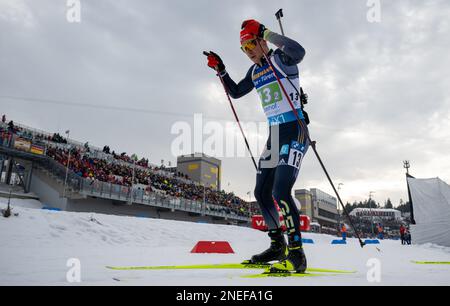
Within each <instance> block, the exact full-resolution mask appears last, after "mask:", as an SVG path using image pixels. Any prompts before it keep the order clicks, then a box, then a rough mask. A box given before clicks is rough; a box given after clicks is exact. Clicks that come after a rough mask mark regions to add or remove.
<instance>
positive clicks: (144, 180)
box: [0, 115, 249, 216]
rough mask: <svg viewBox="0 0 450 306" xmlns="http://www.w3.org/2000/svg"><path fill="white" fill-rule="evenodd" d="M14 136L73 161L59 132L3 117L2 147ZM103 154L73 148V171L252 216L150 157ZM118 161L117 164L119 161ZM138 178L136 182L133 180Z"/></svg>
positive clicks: (244, 205) (237, 201)
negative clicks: (42, 143) (155, 163)
mask: <svg viewBox="0 0 450 306" xmlns="http://www.w3.org/2000/svg"><path fill="white" fill-rule="evenodd" d="M13 135H17V136H20V137H24V138H27V139H30V140H33V141H46V142H47V148H46V155H47V156H49V157H50V158H52V159H53V160H55V161H56V162H58V163H60V164H62V165H63V166H67V162H68V160H69V149H68V147H67V146H61V145H58V144H67V143H68V140H67V139H66V138H64V137H63V136H61V135H60V134H59V133H54V134H53V135H50V134H47V135H44V134H43V133H36V132H32V131H30V130H27V129H26V128H22V127H19V126H15V125H14V123H13V121H10V122H9V123H6V116H5V115H3V116H2V125H1V126H0V137H1V138H0V142H1V143H0V144H1V145H7V144H8V143H10V141H11V138H12V136H13ZM102 153H103V154H104V155H105V156H106V158H100V157H98V154H94V153H93V152H91V150H90V148H89V144H88V143H85V144H84V145H73V146H71V148H70V162H69V169H70V170H72V171H73V172H74V173H75V174H76V175H78V176H80V177H83V178H85V179H88V180H92V181H96V180H98V181H101V182H107V183H111V184H116V185H122V186H127V187H130V186H132V185H135V184H138V185H141V186H142V185H144V186H147V187H146V192H160V193H163V194H165V195H167V196H170V197H175V198H184V199H188V200H193V201H198V202H203V201H205V202H206V203H207V204H215V205H219V206H222V207H224V209H225V211H226V212H230V211H233V212H235V213H237V214H239V215H245V216H248V214H249V203H248V202H246V201H244V200H242V199H241V198H239V197H238V196H236V195H234V193H228V192H225V191H224V190H216V189H213V188H210V187H204V186H202V185H199V184H196V183H194V182H193V181H191V180H189V178H188V177H187V176H186V175H184V174H182V173H179V172H176V170H174V169H168V168H165V167H164V165H161V167H157V166H153V165H150V163H149V160H148V159H146V158H141V159H138V158H137V156H136V155H134V154H133V155H131V156H129V155H128V154H127V153H126V152H122V153H120V154H117V153H116V152H115V151H111V149H110V147H109V146H104V147H103V149H102ZM116 161H117V162H116ZM133 178H134V181H132V180H133Z"/></svg>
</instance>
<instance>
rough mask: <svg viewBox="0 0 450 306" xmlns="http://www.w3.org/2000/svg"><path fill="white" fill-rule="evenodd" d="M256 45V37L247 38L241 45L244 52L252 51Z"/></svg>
mask: <svg viewBox="0 0 450 306" xmlns="http://www.w3.org/2000/svg"><path fill="white" fill-rule="evenodd" d="M256 45H257V42H256V39H253V40H247V41H245V42H244V43H243V44H242V45H241V49H242V51H244V52H247V51H252V50H253V49H255V48H256Z"/></svg>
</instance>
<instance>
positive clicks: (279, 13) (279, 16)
mask: <svg viewBox="0 0 450 306" xmlns="http://www.w3.org/2000/svg"><path fill="white" fill-rule="evenodd" d="M275 16H276V17H277V19H280V18H281V17H283V9H279V10H278V11H277V12H276V13H275Z"/></svg>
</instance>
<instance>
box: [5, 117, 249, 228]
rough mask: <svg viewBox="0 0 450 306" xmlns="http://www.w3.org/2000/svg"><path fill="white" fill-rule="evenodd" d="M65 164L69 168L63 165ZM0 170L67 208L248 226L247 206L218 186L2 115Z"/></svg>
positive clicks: (43, 198)
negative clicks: (205, 185)
mask: <svg viewBox="0 0 450 306" xmlns="http://www.w3.org/2000/svg"><path fill="white" fill-rule="evenodd" d="M67 165H68V167H67ZM0 166H1V169H0V170H1V171H0V174H3V181H4V183H6V184H11V183H12V182H11V177H12V174H15V175H16V176H17V177H18V178H19V179H18V183H19V184H20V185H21V186H23V188H24V191H25V193H28V192H30V191H32V192H33V193H35V194H37V195H38V196H39V198H40V199H41V201H42V202H44V203H46V205H49V206H52V207H55V208H58V209H62V210H71V211H88V212H91V211H92V212H102V213H110V214H123V215H139V216H147V217H157V218H166V219H176V220H186V221H199V222H212V223H234V224H248V223H249V221H250V217H251V216H250V211H249V209H248V207H249V205H248V203H247V202H246V201H244V200H242V199H241V198H239V197H237V196H235V195H234V194H233V193H228V192H225V191H223V190H216V189H212V188H208V187H204V186H202V185H200V184H198V183H196V182H194V181H192V180H190V179H189V177H187V176H186V175H184V174H182V173H177V172H176V171H174V169H173V168H171V169H167V168H165V167H164V166H157V165H155V164H151V163H149V161H148V159H145V158H141V159H138V158H137V157H136V156H133V155H132V156H129V155H128V154H127V153H125V152H123V153H120V154H117V153H115V152H114V151H111V149H110V148H109V146H104V147H103V149H100V148H98V147H95V146H91V145H89V144H88V143H82V142H79V141H75V140H72V139H67V138H65V137H62V136H61V135H59V134H57V133H49V132H46V131H42V130H38V129H34V128H31V127H28V126H25V125H22V124H17V123H14V122H13V121H9V122H8V123H7V122H6V120H5V117H4V118H3V120H2V122H1V123H0Z"/></svg>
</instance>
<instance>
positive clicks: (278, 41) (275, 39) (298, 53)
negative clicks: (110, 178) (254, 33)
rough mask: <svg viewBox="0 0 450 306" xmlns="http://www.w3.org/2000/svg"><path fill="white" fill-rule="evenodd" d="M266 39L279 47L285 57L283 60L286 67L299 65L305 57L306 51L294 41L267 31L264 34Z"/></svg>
mask: <svg viewBox="0 0 450 306" xmlns="http://www.w3.org/2000/svg"><path fill="white" fill-rule="evenodd" d="M264 39H265V40H267V41H268V42H270V43H272V44H274V45H275V46H277V47H278V48H279V49H280V50H281V51H282V52H283V53H284V55H285V56H282V60H283V62H284V64H286V65H289V66H290V65H297V64H299V63H300V62H301V61H302V60H303V58H304V57H305V54H306V51H305V49H304V48H303V47H302V45H300V44H299V43H298V42H296V41H295V40H293V39H290V38H288V37H286V36H283V35H280V34H278V33H275V32H271V31H269V30H267V29H266V31H265V32H264Z"/></svg>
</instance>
